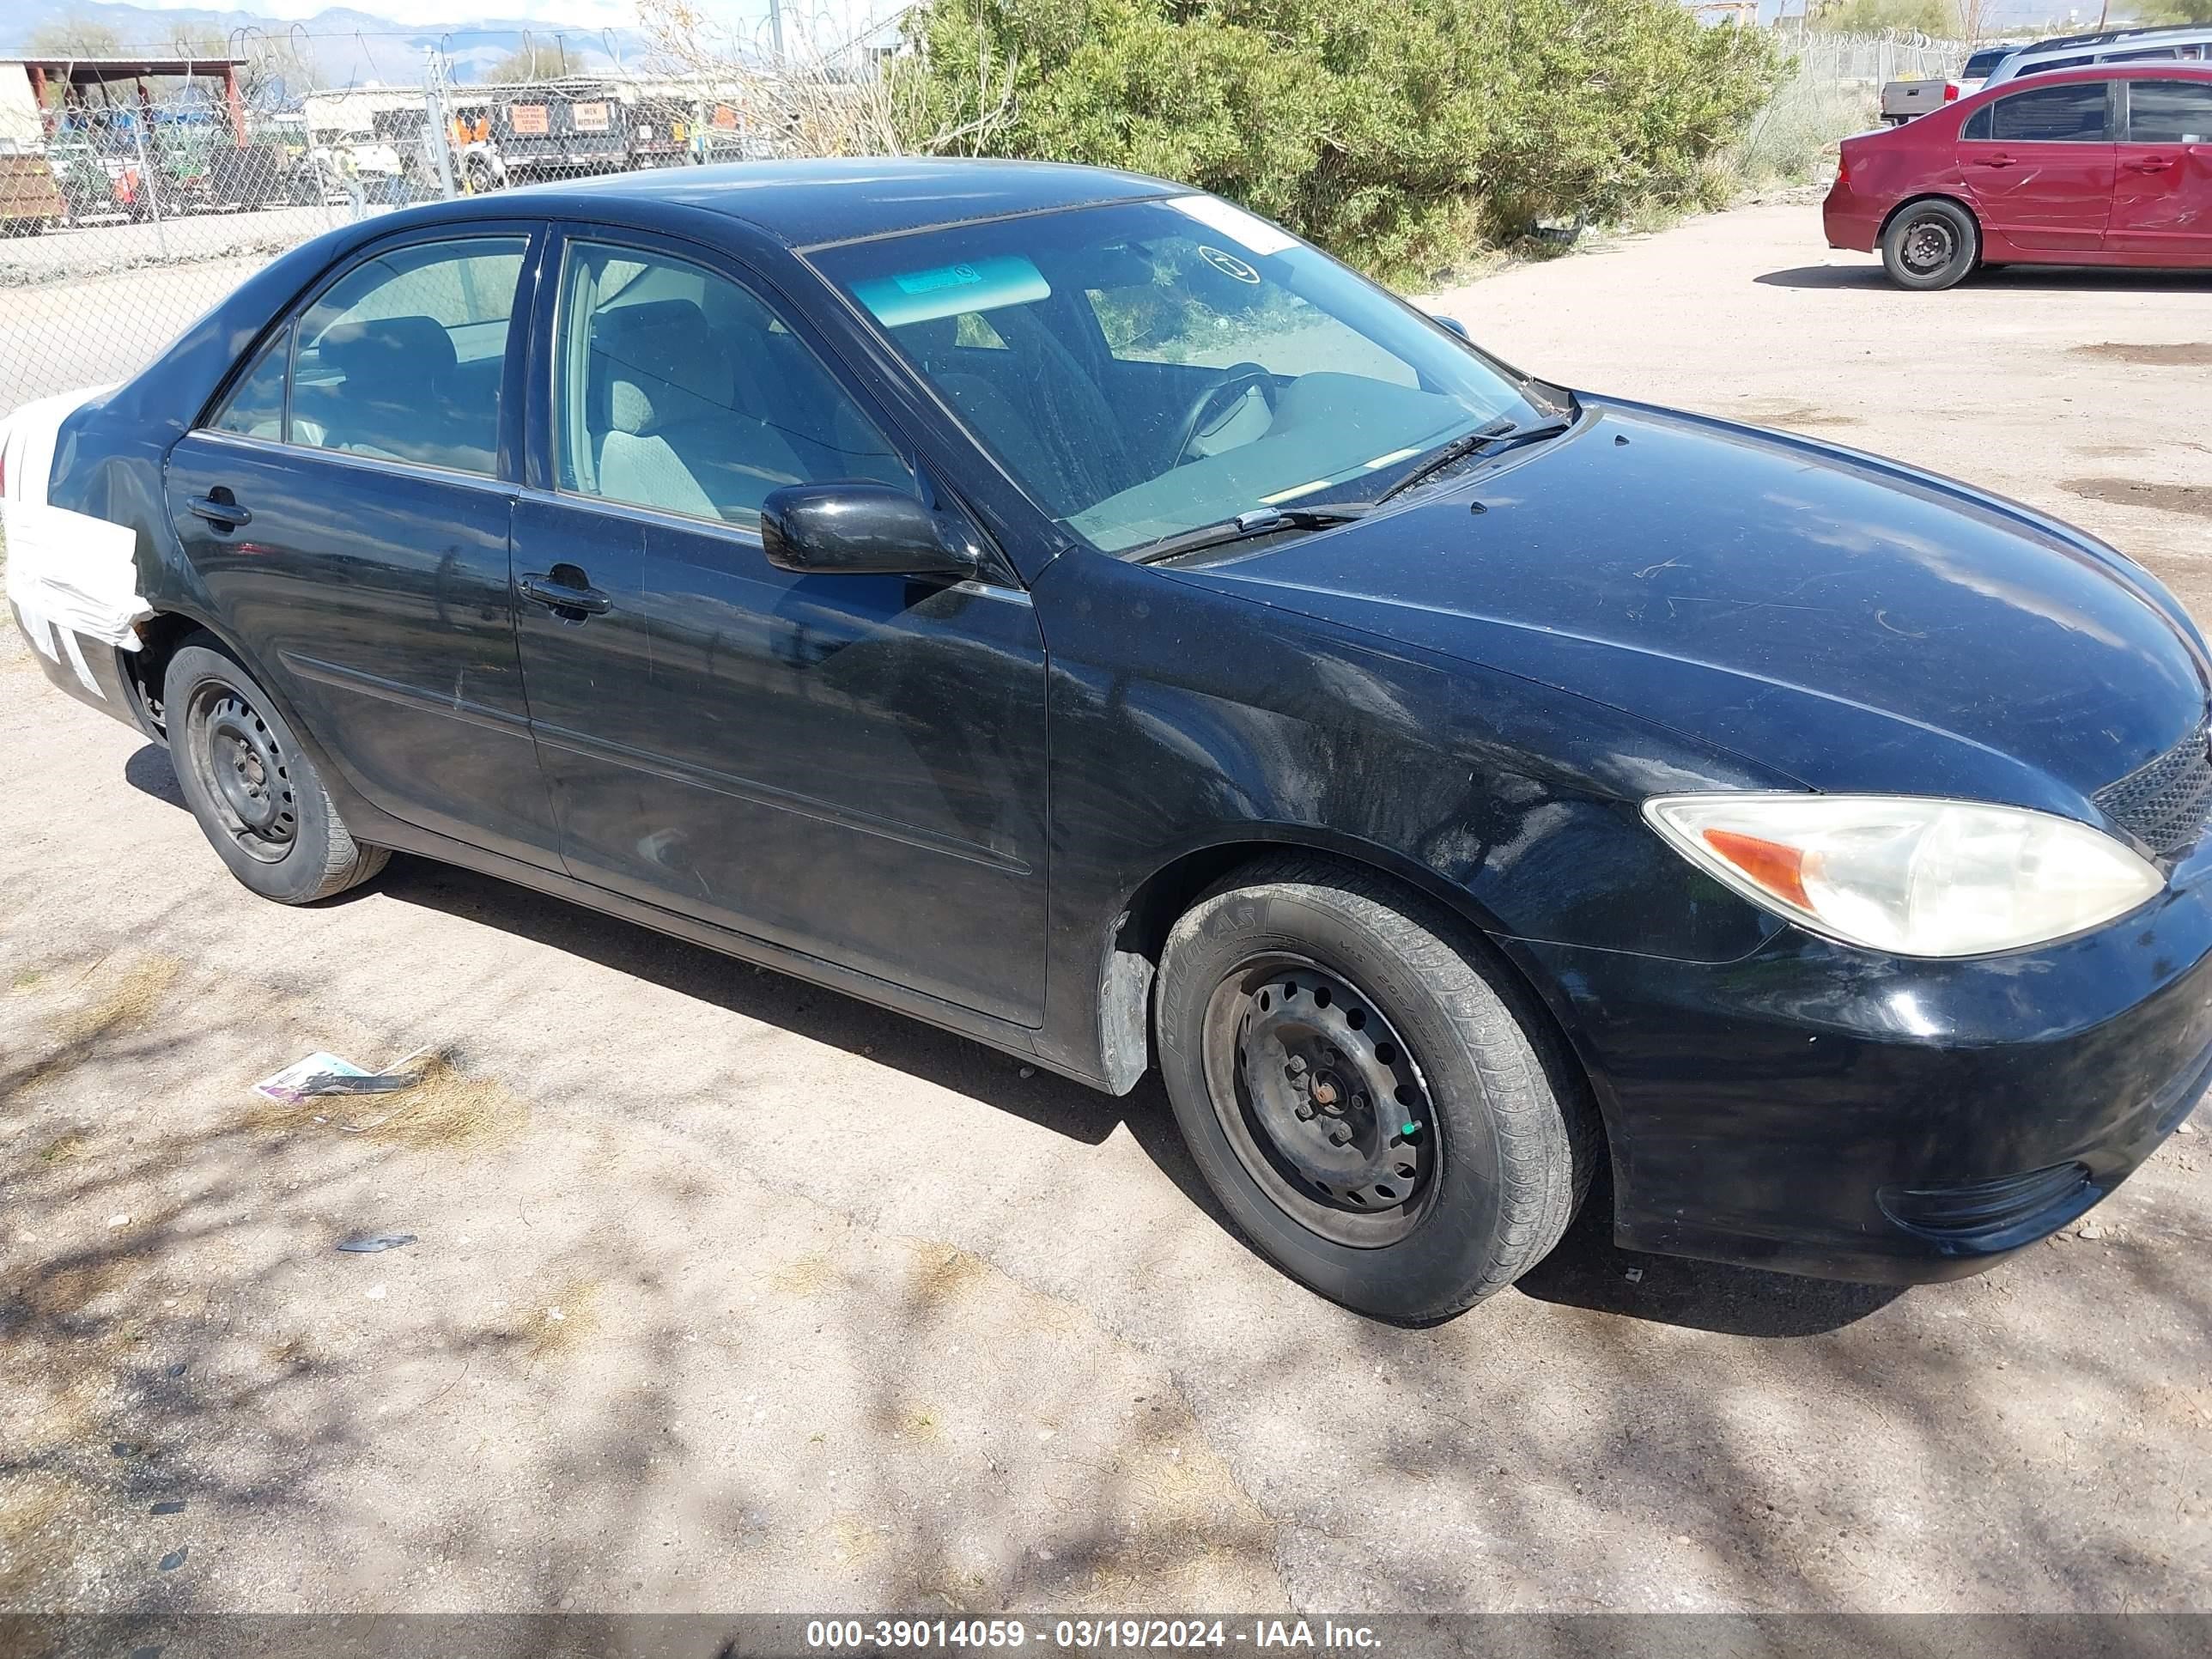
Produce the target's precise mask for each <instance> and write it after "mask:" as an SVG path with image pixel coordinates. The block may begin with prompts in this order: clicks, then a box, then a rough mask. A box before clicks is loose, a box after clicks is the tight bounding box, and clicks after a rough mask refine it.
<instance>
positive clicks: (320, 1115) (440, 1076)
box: [246, 1054, 530, 1147]
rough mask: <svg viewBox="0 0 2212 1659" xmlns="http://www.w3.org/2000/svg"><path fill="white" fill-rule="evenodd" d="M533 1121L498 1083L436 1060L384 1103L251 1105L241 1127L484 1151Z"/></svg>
mask: <svg viewBox="0 0 2212 1659" xmlns="http://www.w3.org/2000/svg"><path fill="white" fill-rule="evenodd" d="M529 1121H530V1106H529V1103H527V1102H526V1101H525V1100H524V1099H523V1098H522V1097H520V1096H519V1095H517V1094H516V1093H515V1092H514V1091H513V1090H511V1089H509V1088H508V1087H507V1085H505V1084H503V1083H501V1082H500V1081H499V1080H498V1079H496V1078H489V1077H481V1076H477V1075H474V1074H472V1073H468V1072H465V1071H463V1070H462V1069H461V1068H460V1067H459V1066H457V1065H455V1064H454V1063H453V1060H451V1059H450V1058H449V1057H448V1056H447V1055H444V1054H434V1055H432V1056H431V1057H430V1059H429V1060H428V1061H427V1062H426V1063H425V1064H424V1066H423V1067H422V1081H421V1082H419V1083H417V1084H416V1085H414V1086H413V1087H412V1088H409V1089H403V1090H401V1091H398V1092H397V1093H395V1094H388V1095H326V1096H321V1097H313V1096H311V1097H308V1098H307V1099H305V1100H295V1101H281V1100H268V1099H265V1098H263V1097H259V1096H257V1097H255V1099H254V1103H253V1104H252V1107H250V1108H249V1109H247V1113H246V1127H248V1128H250V1129H255V1130H273V1131H276V1132H277V1133H287V1134H289V1133H295V1132H297V1131H300V1130H304V1129H337V1130H339V1131H342V1132H344V1133H352V1134H357V1135H362V1136H364V1137H366V1138H367V1139H370V1140H376V1141H383V1142H386V1143H388V1144H392V1145H396V1146H415V1147H481V1146H498V1145H500V1144H501V1143H502V1142H505V1141H507V1140H511V1139H513V1138H514V1137H515V1136H516V1135H517V1134H520V1133H521V1132H522V1129H523V1127H524V1126H525V1125H526V1124H527V1123H528V1122H529Z"/></svg>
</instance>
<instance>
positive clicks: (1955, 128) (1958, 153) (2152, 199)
mask: <svg viewBox="0 0 2212 1659" xmlns="http://www.w3.org/2000/svg"><path fill="white" fill-rule="evenodd" d="M1821 217H1822V220H1823V222H1825V224H1826V228H1827V233H1828V246H1830V247H1842V248H1857V249H1858V250H1860V251H1861V252H1873V251H1874V250H1875V249H1876V248H1880V249H1881V260H1882V264H1884V265H1885V266H1887V268H1888V270H1889V274H1890V276H1891V277H1892V278H1893V279H1894V280H1895V281H1896V282H1897V283H1899V285H1900V286H1902V287H1905V288H1918V289H1938V288H1949V287H1950V286H1951V285H1952V284H1953V283H1957V282H1959V281H1960V280H1962V279H1963V278H1964V277H1966V276H1967V275H1969V274H1970V273H1971V272H1972V270H1974V269H1975V267H1976V266H1978V265H1984V264H1991V265H1997V264H2045V265H2163V266H2168V267H2171V266H2189V265H2203V266H2208V267H2212V66H2203V67H2200V66H2197V65H2193V64H2178V63H2170V62H2169V63H2162V64H2125V65H2121V64H2104V65H2101V66H2100V67H2097V68H2093V69H2076V70H2062V71H2059V72H2057V73H2054V74H2049V75H2038V76H2033V77H2032V78H2030V77H2022V78H2021V79H2018V80H2013V81H2005V82H2000V83H1999V84H1997V85H1996V86H1993V87H1989V88H1984V90H1982V91H1980V92H1978V93H1976V94H1974V95H1973V96H1972V97H1971V98H1962V99H1960V100H1959V101H1958V102H1957V103H1955V104H1951V105H1948V106H1945V107H1944V108H1942V109H1941V110H1938V111H1936V112H1934V113H1932V114H1929V115H1923V116H1922V117H1920V118H1918V119H1917V120H1913V121H1908V122H1907V123H1905V125H1903V126H1900V127H1891V128H1888V129H1887V130H1885V131H1880V132H1863V133H1860V134H1858V135H1857V137H1850V138H1846V139H1844V144H1843V165H1842V167H1841V168H1840V169H1839V170H1838V173H1837V174H1836V183H1835V186H1834V188H1833V189H1832V190H1830V191H1829V192H1828V199H1827V203H1826V206H1825V207H1824V208H1823V209H1822V210H1821Z"/></svg>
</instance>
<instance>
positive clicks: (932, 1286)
mask: <svg viewBox="0 0 2212 1659" xmlns="http://www.w3.org/2000/svg"><path fill="white" fill-rule="evenodd" d="M913 1249H914V1274H913V1284H912V1288H911V1291H910V1294H911V1295H912V1297H913V1299H914V1300H915V1302H917V1303H919V1304H922V1305H923V1306H925V1307H936V1306H939V1305H940V1304H944V1303H945V1302H949V1301H951V1299H952V1298H953V1297H957V1296H960V1295H962V1294H963V1293H964V1292H966V1291H970V1290H972V1289H974V1288H975V1286H976V1285H979V1284H981V1282H982V1280H983V1279H984V1277H985V1276H986V1275H987V1273H988V1272H989V1269H988V1268H987V1267H985V1266H984V1265H983V1263H982V1261H981V1259H980V1258H978V1257H976V1256H973V1255H969V1253H968V1252H967V1251H965V1250H963V1249H958V1248H957V1246H954V1245H951V1244H946V1243H941V1242H939V1241H938V1240H935V1239H927V1238H925V1239H917V1240H916V1241H915V1243H914V1245H913Z"/></svg>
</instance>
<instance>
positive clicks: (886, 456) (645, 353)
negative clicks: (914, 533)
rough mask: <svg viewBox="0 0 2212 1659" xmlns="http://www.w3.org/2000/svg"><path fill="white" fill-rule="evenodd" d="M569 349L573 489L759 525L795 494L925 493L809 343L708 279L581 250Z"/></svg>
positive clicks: (567, 432)
mask: <svg viewBox="0 0 2212 1659" xmlns="http://www.w3.org/2000/svg"><path fill="white" fill-rule="evenodd" d="M559 339H560V370H559V379H558V380H557V383H556V384H557V386H558V398H557V401H558V404H559V412H558V425H559V428H560V477H561V484H562V488H563V489H571V490H574V491H576V492H578V493H579V494H581V495H598V496H600V497H603V498H604V499H605V500H608V501H628V502H630V503H632V504H634V505H635V506H639V507H658V508H659V509H661V510H662V511H664V512H669V513H689V514H690V515H691V516H693V517H695V518H702V519H718V520H723V521H725V522H727V523H732V524H748V525H750V524H754V523H757V522H758V520H759V517H760V504H761V502H762V501H763V500H765V499H766V498H767V496H768V494H769V491H770V490H773V489H781V488H782V487H783V486H784V485H786V484H794V483H831V482H834V481H837V480H842V479H854V480H862V481H868V482H873V483H890V484H896V485H898V486H900V487H901V488H907V487H910V486H911V483H912V475H911V474H910V473H909V472H908V470H907V466H906V463H905V462H904V461H903V460H902V459H900V458H899V455H898V453H897V451H896V448H895V447H893V446H892V444H891V443H890V441H889V440H888V439H886V438H885V437H884V435H883V434H882V433H881V432H879V431H878V429H877V428H876V427H875V425H874V423H873V422H871V421H870V420H869V419H868V417H867V416H866V415H864V414H862V413H861V411H860V408H859V406H858V405H857V404H854V402H853V400H852V398H850V397H849V396H848V394H847V393H846V392H845V391H844V389H843V388H842V386H840V385H839V384H838V383H837V381H836V378H835V377H834V376H833V375H832V374H830V373H829V370H828V369H827V368H824V367H823V364H822V362H821V360H820V359H819V358H817V356H815V355H814V354H813V353H812V352H811V350H809V349H807V347H806V345H805V342H803V341H801V340H800V339H799V337H798V336H797V335H795V334H793V332H792V331H790V329H789V328H787V326H785V325H784V324H783V322H782V321H781V319H779V318H778V317H776V315H775V313H773V312H771V311H770V310H769V308H768V307H767V306H766V305H765V304H763V302H762V301H760V300H759V299H758V298H757V297H756V296H755V295H753V294H752V293H751V292H750V290H749V289H744V288H741V287H739V286H738V284H737V283H732V282H731V281H729V280H728V279H727V278H726V277H723V276H717V275H716V274H715V273H714V272H713V271H710V270H706V269H704V268H703V267H702V266H699V265H695V264H690V263H689V262H687V261H684V260H681V259H676V258H670V257H668V256H666V255H664V254H659V253H651V252H643V251H641V250H638V249H634V248H621V247H614V246H607V245H605V244H601V243H589V242H580V243H572V244H570V246H569V248H568V257H567V258H566V260H565V261H564V269H563V270H562V278H561V317H560V323H559Z"/></svg>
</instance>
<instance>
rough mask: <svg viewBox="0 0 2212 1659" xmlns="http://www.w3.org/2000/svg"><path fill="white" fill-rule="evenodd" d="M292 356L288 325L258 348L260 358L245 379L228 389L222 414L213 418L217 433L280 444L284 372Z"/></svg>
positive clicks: (282, 423)
mask: <svg viewBox="0 0 2212 1659" xmlns="http://www.w3.org/2000/svg"><path fill="white" fill-rule="evenodd" d="M291 353H292V330H291V327H290V325H289V324H288V325H285V326H284V327H283V328H280V329H278V330H277V331H276V337H275V338H273V339H271V340H270V342H269V343H267V344H266V345H264V346H263V347H262V348H261V355H260V356H258V357H257V358H256V359H254V362H253V367H252V368H251V369H249V370H247V371H246V378H245V379H244V380H240V382H239V383H238V384H237V385H236V386H233V387H232V388H231V392H230V398H229V400H228V402H226V403H225V404H223V406H222V413H221V414H220V415H218V416H216V417H215V422H214V424H215V429H216V431H218V432H238V433H243V434H244V435H246V436H247V437H249V438H269V439H272V440H276V441H282V440H283V436H284V371H285V369H286V368H288V367H289V362H288V360H289V358H290V356H291Z"/></svg>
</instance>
